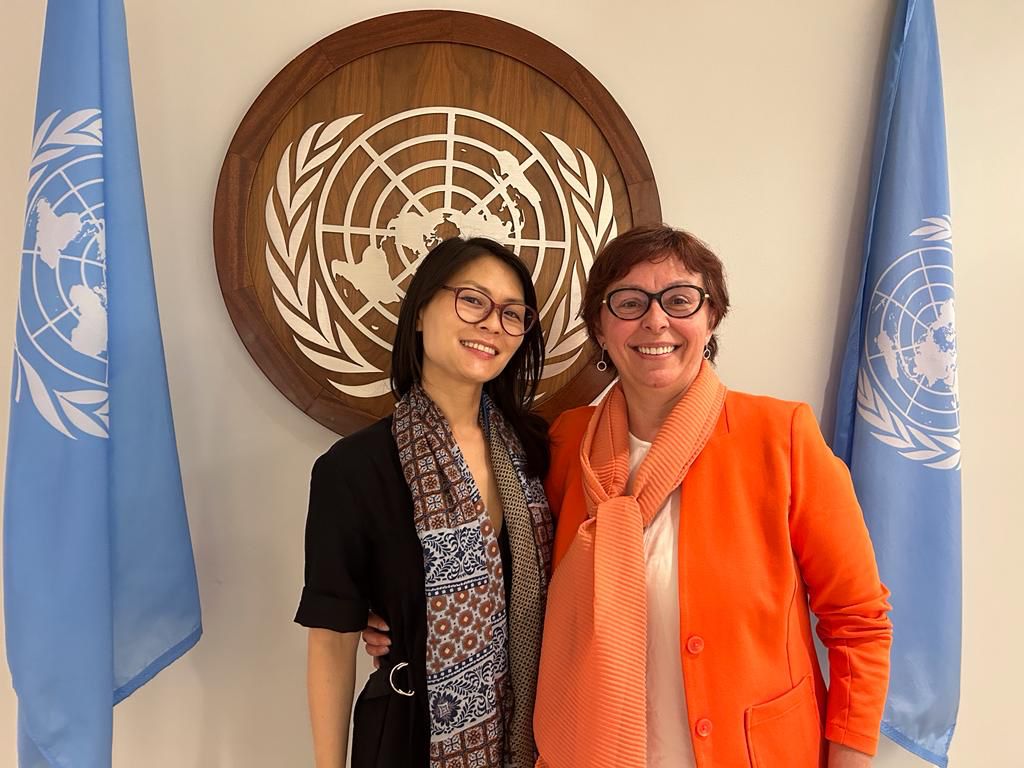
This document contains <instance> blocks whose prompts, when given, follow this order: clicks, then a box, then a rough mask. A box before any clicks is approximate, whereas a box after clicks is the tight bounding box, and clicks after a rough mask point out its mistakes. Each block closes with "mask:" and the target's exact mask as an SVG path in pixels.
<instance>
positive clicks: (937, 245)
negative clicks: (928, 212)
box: [857, 216, 960, 469]
mask: <svg viewBox="0 0 1024 768" xmlns="http://www.w3.org/2000/svg"><path fill="white" fill-rule="evenodd" d="M910 235H911V237H917V238H921V242H920V243H919V244H917V247H915V248H913V249H911V250H910V251H908V252H907V253H904V254H903V255H902V256H899V257H897V258H895V259H894V260H893V261H892V263H891V264H889V265H888V267H886V269H885V270H884V271H883V272H882V273H881V275H880V276H879V278H878V281H877V283H876V285H875V288H874V292H873V294H872V297H871V304H870V309H869V311H868V312H866V313H865V315H866V319H865V328H864V339H865V344H864V356H865V359H864V364H863V366H862V369H861V374H860V376H859V377H858V385H857V411H858V413H859V414H860V415H861V417H862V418H863V419H864V420H865V421H866V422H867V423H868V425H870V427H871V428H872V429H871V434H872V435H873V436H874V437H876V438H877V439H879V440H881V441H882V442H883V443H886V444H887V445H889V446H891V447H893V448H896V449H897V450H898V451H899V452H900V454H901V455H902V456H903V457H905V458H907V459H911V460H913V461H922V462H924V464H925V466H927V467H931V468H933V469H956V468H958V467H959V466H960V403H959V399H958V395H957V359H956V326H955V312H954V291H953V250H952V239H953V237H952V230H951V228H950V221H949V217H948V216H942V217H930V218H928V219H925V220H924V226H922V227H919V228H918V229H915V230H914V231H913V232H912V233H910Z"/></svg>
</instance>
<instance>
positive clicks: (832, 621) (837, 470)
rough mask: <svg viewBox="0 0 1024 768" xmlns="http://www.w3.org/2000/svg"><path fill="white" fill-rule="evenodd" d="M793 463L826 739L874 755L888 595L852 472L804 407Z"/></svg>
mask: <svg viewBox="0 0 1024 768" xmlns="http://www.w3.org/2000/svg"><path fill="white" fill-rule="evenodd" d="M791 460H792V482H793V488H792V500H791V508H790V529H791V540H792V543H793V549H794V552H795V554H796V557H797V560H798V562H799V564H800V571H801V575H802V577H803V579H804V582H805V583H806V584H807V590H808V593H809V596H810V607H811V610H812V611H814V613H815V615H817V617H818V627H817V631H818V636H819V637H820V638H821V641H822V642H823V643H824V644H825V647H826V648H827V649H828V660H829V690H828V704H827V707H826V722H825V737H826V738H827V739H828V740H829V741H833V742H836V743H839V744H844V745H846V746H849V747H852V748H853V749H857V750H860V751H861V752H867V753H869V754H873V753H874V752H875V749H876V748H877V744H878V732H879V725H880V723H881V719H882V710H883V708H884V706H885V695H886V689H887V687H888V680H889V646H890V645H891V644H892V623H891V622H890V620H889V617H888V615H887V612H888V611H889V610H890V605H889V603H888V599H887V598H888V596H889V592H888V590H887V589H886V588H885V586H884V585H883V584H882V582H881V580H880V579H879V576H878V567H877V565H876V563H875V555H874V551H873V549H872V546H871V539H870V537H869V535H868V530H867V527H866V525H865V524H864V517H863V515H862V513H861V510H860V506H859V505H858V503H857V498H856V495H855V493H854V489H853V483H852V481H851V480H850V473H849V472H848V471H847V468H846V465H845V464H843V463H842V462H841V461H840V460H839V459H838V458H836V457H835V455H834V454H833V453H832V451H831V450H830V449H829V447H828V446H827V445H826V444H825V441H824V439H823V438H822V436H821V432H820V431H819V429H818V425H817V422H816V421H815V419H814V414H813V413H812V412H811V409H810V408H809V407H808V406H807V405H801V406H799V407H798V408H797V409H796V410H795V412H794V414H793V423H792V456H791Z"/></svg>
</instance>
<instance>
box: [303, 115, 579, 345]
mask: <svg viewBox="0 0 1024 768" xmlns="http://www.w3.org/2000/svg"><path fill="white" fill-rule="evenodd" d="M438 114H444V115H445V121H446V131H445V133H444V134H439V133H437V132H433V133H426V134H421V135H418V136H414V137H411V138H409V139H406V140H404V141H401V142H398V143H396V144H395V145H393V146H391V147H389V148H387V149H385V150H382V151H378V150H377V149H375V148H374V147H373V145H372V144H371V140H372V139H373V138H374V137H375V136H376V135H378V134H379V133H380V132H381V131H382V130H384V129H385V128H388V127H390V126H391V125H394V124H397V123H399V122H402V121H405V120H409V119H412V118H416V117H421V116H427V115H430V116H432V115H438ZM459 116H465V117H467V118H470V119H475V120H480V121H482V122H484V123H487V124H489V125H491V126H495V127H498V128H499V129H500V130H501V131H503V132H504V133H505V134H507V135H510V136H511V137H512V138H513V139H515V141H516V142H518V144H519V145H520V146H521V147H522V148H524V149H526V150H527V152H528V153H529V156H528V157H527V159H526V160H524V161H523V162H522V163H521V164H520V167H521V168H523V169H524V171H525V169H527V168H529V167H531V166H532V165H533V164H534V163H536V162H538V161H540V163H541V167H542V169H543V170H544V172H545V173H546V175H547V178H548V179H549V180H550V181H551V183H552V186H553V187H554V189H556V191H557V194H558V197H559V200H558V202H559V208H560V209H561V214H562V218H563V225H564V227H565V229H566V230H567V229H568V224H569V216H568V205H567V203H566V201H565V199H564V194H563V193H562V190H561V189H560V187H559V185H558V184H557V183H556V182H555V181H554V180H555V179H556V178H557V177H556V176H555V174H554V171H553V169H551V167H550V166H549V165H548V164H547V162H546V160H545V159H544V157H543V155H541V154H540V153H539V152H538V151H537V150H536V148H535V147H534V146H533V145H532V143H531V142H529V141H527V140H526V139H525V137H524V136H522V135H521V134H520V133H519V132H518V131H516V130H515V129H513V128H511V127H510V126H507V125H505V124H503V123H499V122H498V121H495V120H494V119H493V118H490V117H489V116H487V115H484V114H483V113H479V112H475V111H473V110H466V109H461V108H456V107H424V108H419V109H414V110H407V111H405V112H401V113H398V114H396V115H392V116H391V117H388V118H386V119H384V120H381V121H379V122H377V123H375V124H373V125H372V126H370V127H368V128H367V129H365V130H364V131H363V132H362V133H361V134H360V135H359V136H358V137H356V138H355V139H353V140H352V141H351V142H350V143H349V144H348V146H347V147H346V148H345V149H344V151H343V152H342V154H341V155H340V156H339V157H338V158H337V159H335V160H334V161H333V162H332V167H331V169H330V171H329V173H328V176H327V179H326V181H325V184H324V191H323V192H322V193H321V195H320V199H319V202H318V205H317V216H316V221H315V223H314V227H315V237H316V244H317V253H316V258H317V261H318V264H319V266H320V271H321V274H325V275H330V274H331V271H330V267H329V265H328V264H326V249H325V247H324V234H325V233H330V234H341V235H342V237H343V242H344V244H345V248H344V249H343V252H344V253H348V254H352V253H354V252H355V250H356V249H354V248H353V243H352V236H353V235H364V236H369V237H370V239H371V244H372V245H374V247H377V248H380V247H381V246H382V245H383V242H382V240H383V239H384V238H393V237H395V236H396V232H397V231H396V230H392V229H389V228H385V227H383V226H381V221H380V217H381V211H382V209H383V205H384V203H385V202H386V200H387V198H388V197H389V196H390V195H391V194H392V192H393V191H394V190H396V189H397V190H398V191H399V192H400V193H401V194H402V195H403V196H404V197H405V199H406V203H405V205H403V206H402V210H401V212H400V214H398V215H402V214H405V213H406V212H408V211H410V210H412V209H416V210H417V211H418V212H420V214H421V215H424V214H425V215H429V214H431V213H436V210H430V209H427V207H426V206H425V205H424V204H423V203H422V201H421V198H422V197H425V196H427V195H428V194H436V193H438V192H440V193H442V195H443V199H444V201H445V203H446V205H445V206H444V209H448V210H451V209H452V202H453V196H454V195H460V196H462V197H464V198H466V199H467V200H469V202H470V203H471V208H470V211H469V212H467V214H466V215H469V213H472V212H474V211H482V210H484V209H485V208H486V207H487V205H488V204H489V202H490V201H493V200H494V199H495V198H496V197H497V196H498V195H501V196H502V197H503V198H504V199H503V203H504V204H505V207H506V209H507V210H509V211H513V210H515V208H516V206H515V205H514V203H513V201H512V200H511V198H510V197H509V187H510V180H509V179H506V178H502V177H500V176H497V175H496V174H494V171H493V170H492V171H491V175H488V173H486V172H485V171H484V170H483V169H482V168H480V167H479V166H476V165H473V164H470V163H464V162H462V161H458V160H456V159H455V148H456V146H457V145H458V144H465V145H466V146H467V147H473V148H476V149H479V150H481V151H483V152H485V153H487V154H489V155H490V156H491V157H495V156H496V153H497V151H498V150H496V149H495V148H494V147H491V146H489V145H487V144H485V143H483V142H481V141H479V140H478V139H475V138H473V137H471V136H466V135H461V134H458V133H457V131H456V123H457V118H458V117H459ZM434 142H437V143H442V142H443V146H444V152H443V159H442V158H441V157H438V158H433V159H431V160H427V161H423V162H420V163H417V164H414V165H413V166H411V167H409V168H406V169H403V170H402V171H400V172H398V171H395V169H393V168H391V166H390V164H389V163H390V161H391V159H392V157H394V156H395V155H396V154H397V153H398V152H401V151H403V150H404V149H407V148H409V147H413V146H418V145H422V144H429V143H434ZM357 150H361V151H362V152H363V153H364V154H365V155H366V156H367V157H368V158H369V159H370V161H371V162H370V164H369V165H368V167H367V168H365V169H364V170H363V171H362V173H361V174H360V176H359V178H358V179H357V180H356V181H355V183H354V184H353V186H352V190H351V192H350V193H349V196H348V200H347V203H346V208H345V214H344V219H343V223H341V224H335V223H330V222H326V221H324V214H325V208H326V201H327V198H328V196H329V190H330V189H331V188H332V187H333V184H334V180H335V178H336V177H337V174H338V173H339V172H340V169H341V168H342V167H344V166H345V164H346V163H347V162H348V161H349V160H350V159H351V157H352V156H353V154H354V153H355V152H356V151H357ZM438 165H443V167H444V173H445V185H444V187H443V188H441V189H438V188H437V185H434V186H433V187H430V188H427V189H424V190H420V191H419V192H414V191H413V190H412V189H410V187H409V186H408V184H407V183H406V182H405V180H406V179H407V178H408V177H410V176H412V175H413V174H415V173H417V172H419V171H421V170H425V169H432V168H436V167H438ZM456 170H461V171H465V172H468V173H471V174H474V175H476V176H477V177H478V178H481V179H483V180H484V181H485V182H486V183H487V184H489V185H491V190H490V191H489V192H488V193H487V195H485V196H484V197H483V198H479V197H477V196H475V195H473V196H471V195H470V194H469V190H466V189H464V188H459V189H456V188H455V183H454V173H455V171H456ZM377 171H380V172H382V173H384V174H385V176H386V177H387V179H388V183H387V185H386V186H385V188H384V189H383V190H382V191H381V192H380V193H379V194H378V196H377V199H376V200H375V201H374V206H373V210H372V213H371V215H370V221H369V225H370V226H356V225H354V224H353V221H352V219H353V216H354V207H355V205H356V203H357V201H358V199H359V195H360V193H361V191H362V189H363V188H364V187H365V185H366V183H367V181H368V179H369V178H370V177H371V176H372V175H373V174H374V173H375V172H377ZM394 218H395V217H392V220H393V219H394ZM511 221H512V225H513V231H514V233H515V235H514V237H512V238H508V239H507V240H506V244H512V245H513V247H514V249H516V250H518V249H519V248H520V247H522V246H527V245H528V246H530V247H536V248H538V250H540V251H541V252H540V253H539V254H538V260H537V263H536V264H535V265H534V277H536V274H537V271H538V270H539V269H540V267H541V262H542V261H543V256H544V249H545V248H549V247H554V248H556V249H557V250H560V251H563V252H564V251H565V250H568V248H569V245H568V242H567V237H564V238H563V239H562V240H561V241H556V242H550V243H549V242H548V241H547V240H546V226H545V221H544V217H543V216H541V215H539V212H538V216H537V223H538V226H539V227H540V231H539V235H540V236H539V237H537V238H523V236H522V232H521V230H520V229H519V227H520V222H519V221H518V220H517V218H516V217H515V216H512V217H511ZM567 234H568V232H567V231H566V236H567ZM376 238H380V240H377V241H376V242H375V239H376ZM395 250H396V251H397V253H398V256H399V258H400V259H401V261H402V262H403V264H404V268H403V269H402V270H401V272H400V273H399V274H398V275H397V276H393V277H392V282H393V283H394V284H395V285H396V286H398V285H400V284H401V282H402V281H403V280H404V279H405V278H406V277H407V276H408V275H409V274H410V273H411V272H412V271H414V270H415V267H416V264H417V263H418V260H419V259H418V258H411V259H410V258H408V257H407V254H406V252H405V248H404V247H403V246H402V245H401V244H400V243H397V242H396V249H395ZM565 266H566V265H564V264H563V265H562V270H561V272H560V275H559V279H558V282H557V284H561V281H562V280H564V277H565ZM325 283H326V284H327V285H326V287H327V289H328V292H329V294H330V295H331V298H332V299H333V300H334V302H335V304H336V305H337V306H338V307H339V308H340V309H341V311H342V313H343V314H344V315H345V316H347V317H348V319H349V321H350V322H352V324H353V325H354V326H355V327H357V328H359V329H360V331H361V332H362V333H363V334H364V335H366V336H368V337H369V338H370V339H371V340H372V341H373V342H375V343H376V344H377V345H378V346H380V347H382V348H384V349H390V344H389V343H388V342H387V340H386V339H383V338H381V336H380V335H379V334H378V333H377V332H376V331H377V330H379V328H378V326H376V325H374V324H371V325H370V328H366V326H365V324H363V322H362V321H363V318H364V317H365V316H366V315H367V314H368V313H369V312H370V311H372V310H377V311H378V313H379V314H381V316H382V317H384V318H385V319H388V320H390V321H391V322H392V323H394V322H397V318H395V317H394V315H393V313H392V312H390V310H388V309H387V307H385V306H382V305H380V304H378V303H377V302H373V301H369V300H367V299H366V297H365V296H364V297H363V298H364V302H365V303H364V304H363V306H361V307H359V309H357V310H351V309H350V308H349V306H348V302H347V301H346V299H348V298H349V294H348V291H347V290H346V292H345V293H346V296H345V298H342V296H341V295H340V294H339V291H338V286H337V284H336V283H335V281H334V280H330V279H328V280H325ZM354 287H355V286H354ZM356 290H357V292H358V293H361V292H360V291H359V290H358V287H356ZM396 290H398V291H401V289H400V288H396ZM552 293H554V292H552ZM549 298H550V297H549ZM550 303H551V301H550V300H549V302H548V303H547V306H545V308H544V311H546V310H547V309H548V308H549V307H550ZM542 315H543V311H542Z"/></svg>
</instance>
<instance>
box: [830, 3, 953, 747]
mask: <svg viewBox="0 0 1024 768" xmlns="http://www.w3.org/2000/svg"><path fill="white" fill-rule="evenodd" d="M870 195H871V196H870V198H869V200H868V218H867V228H866V234H865V255H864V269H863V272H862V275H861V281H860V291H859V292H858V294H857V297H856V301H855V305H854V311H853V318H852V320H851V322H850V334H849V338H848V341H847V347H846V357H845V359H844V360H843V370H842V378H841V380H840V387H839V396H838V403H837V412H836V435H835V441H834V443H833V448H834V450H835V452H836V453H837V454H838V455H839V456H840V457H841V458H843V459H844V460H845V461H846V462H847V464H849V465H850V470H851V472H852V474H853V481H854V484H855V486H856V488H857V496H858V497H859V499H860V502H861V505H862V507H863V508H864V516H865V518H866V520H867V524H868V527H869V529H870V530H871V539H872V541H873V542H874V546H875V552H876V554H877V556H878V566H879V569H880V571H881V575H882V580H883V581H884V582H885V583H886V585H887V586H888V587H889V589H891V590H892V605H893V611H892V620H893V625H894V633H893V635H894V637H893V647H892V674H891V678H890V681H889V695H888V699H887V700H886V705H885V715H884V719H883V723H882V733H884V734H885V735H886V736H888V737H889V738H891V739H892V740H893V741H895V742H897V743H898V744H900V745H901V746H903V747H905V748H906V749H908V750H910V751H911V752H913V753H914V754H916V755H918V756H920V757H922V758H924V759H925V760H928V761H929V762H931V763H934V764H935V765H939V766H945V765H946V764H947V758H946V754H947V752H948V750H949V743H950V740H951V739H952V738H953V728H954V726H955V724H956V715H957V707H958V705H959V700H960V604H961V600H960V596H961V589H960V584H961V579H960V552H961V548H960V403H959V398H958V395H957V352H956V326H955V323H954V294H953V238H952V229H951V225H950V217H949V181H948V176H947V173H946V131H945V121H944V117H943V107H942V79H941V75H940V68H939V50H938V41H937V37H936V31H935V9H934V7H933V5H932V2H931V0H900V2H898V3H897V8H896V14H895V17H894V20H893V28H892V41H891V46H890V52H889V63H888V66H887V69H886V75H885V82H884V83H883V89H882V101H881V105H880V107H879V110H878V126H877V130H876V133H875V150H874V163H873V173H872V181H871V192H870Z"/></svg>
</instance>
